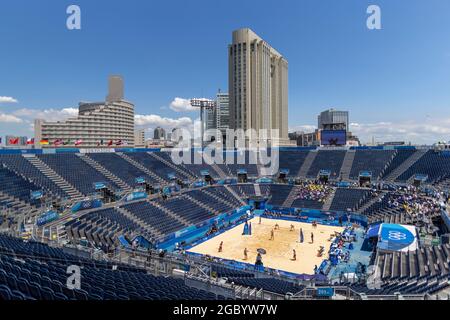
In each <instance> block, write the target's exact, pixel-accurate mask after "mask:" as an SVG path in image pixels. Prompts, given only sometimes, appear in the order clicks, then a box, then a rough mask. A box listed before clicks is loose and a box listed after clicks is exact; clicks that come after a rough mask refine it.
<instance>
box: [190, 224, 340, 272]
mask: <svg viewBox="0 0 450 320" xmlns="http://www.w3.org/2000/svg"><path fill="white" fill-rule="evenodd" d="M249 222H251V223H252V235H246V236H243V235H242V232H243V230H244V225H243V224H241V225H239V226H236V227H235V228H233V229H231V230H228V231H226V232H224V233H222V234H220V235H218V236H216V237H214V238H212V239H210V240H208V241H205V242H203V243H201V244H199V245H197V246H195V247H192V248H191V249H189V250H188V252H194V253H199V254H204V255H210V256H214V257H218V258H223V259H229V260H236V261H240V262H246V263H250V264H254V263H255V260H256V255H257V250H258V249H260V248H261V249H264V250H265V251H266V254H263V255H262V261H263V263H264V266H266V267H269V268H274V269H280V270H283V271H288V272H293V273H298V274H302V273H306V274H312V273H313V272H314V266H315V265H317V266H320V264H321V263H322V261H323V260H324V259H325V258H327V257H328V254H327V253H328V250H329V248H330V245H331V241H333V240H334V234H335V232H342V231H343V230H344V228H343V227H336V226H325V225H317V227H313V225H312V224H309V223H303V222H295V221H287V220H279V219H265V218H262V219H261V224H259V217H255V218H253V219H252V220H250V221H249ZM276 224H278V225H279V230H274V240H270V237H271V230H272V229H274V228H275V225H276ZM291 224H292V225H294V230H293V231H291V230H290V229H291ZM300 228H302V230H303V235H304V241H303V243H300V242H299V240H300V236H299V234H300ZM311 232H312V233H313V234H314V243H311ZM222 241H223V247H222V252H218V249H219V246H220V243H221V242H222ZM321 246H323V247H324V254H323V256H321V257H318V256H317V252H318V251H319V249H320V247H321ZM245 248H247V251H248V259H247V260H244V249H245ZM293 249H295V251H296V255H297V259H296V260H295V261H294V260H293Z"/></svg>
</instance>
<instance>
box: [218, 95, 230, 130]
mask: <svg viewBox="0 0 450 320" xmlns="http://www.w3.org/2000/svg"><path fill="white" fill-rule="evenodd" d="M216 101H217V106H216V124H217V129H219V130H220V131H221V132H222V135H224V134H226V130H227V129H229V128H230V96H229V95H228V93H225V92H221V91H220V90H219V92H218V93H217V97H216Z"/></svg>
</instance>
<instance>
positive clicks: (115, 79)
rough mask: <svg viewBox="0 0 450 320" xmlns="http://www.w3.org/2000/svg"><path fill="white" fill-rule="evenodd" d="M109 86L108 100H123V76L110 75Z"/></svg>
mask: <svg viewBox="0 0 450 320" xmlns="http://www.w3.org/2000/svg"><path fill="white" fill-rule="evenodd" d="M108 86H109V92H108V96H107V97H106V101H107V102H116V101H121V100H123V79H122V77H121V76H110V77H109V81H108Z"/></svg>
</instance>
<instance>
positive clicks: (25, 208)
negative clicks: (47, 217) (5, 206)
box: [0, 191, 38, 215]
mask: <svg viewBox="0 0 450 320" xmlns="http://www.w3.org/2000/svg"><path fill="white" fill-rule="evenodd" d="M3 201H5V202H8V203H9V206H10V208H11V210H12V211H13V212H17V211H21V212H27V213H29V214H31V215H32V214H33V213H35V212H37V211H38V210H37V209H36V208H35V207H33V206H31V205H30V204H29V203H26V202H25V201H23V200H20V199H18V198H16V197H13V196H11V195H9V194H6V193H3V192H1V191H0V202H3Z"/></svg>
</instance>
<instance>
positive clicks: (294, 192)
mask: <svg viewBox="0 0 450 320" xmlns="http://www.w3.org/2000/svg"><path fill="white" fill-rule="evenodd" d="M297 190H298V189H297V187H295V186H294V187H293V188H292V190H291V192H289V195H288V196H287V198H286V200H284V202H283V205H282V206H283V207H285V208H290V207H291V206H292V203H294V200H295V198H296V196H297Z"/></svg>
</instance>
